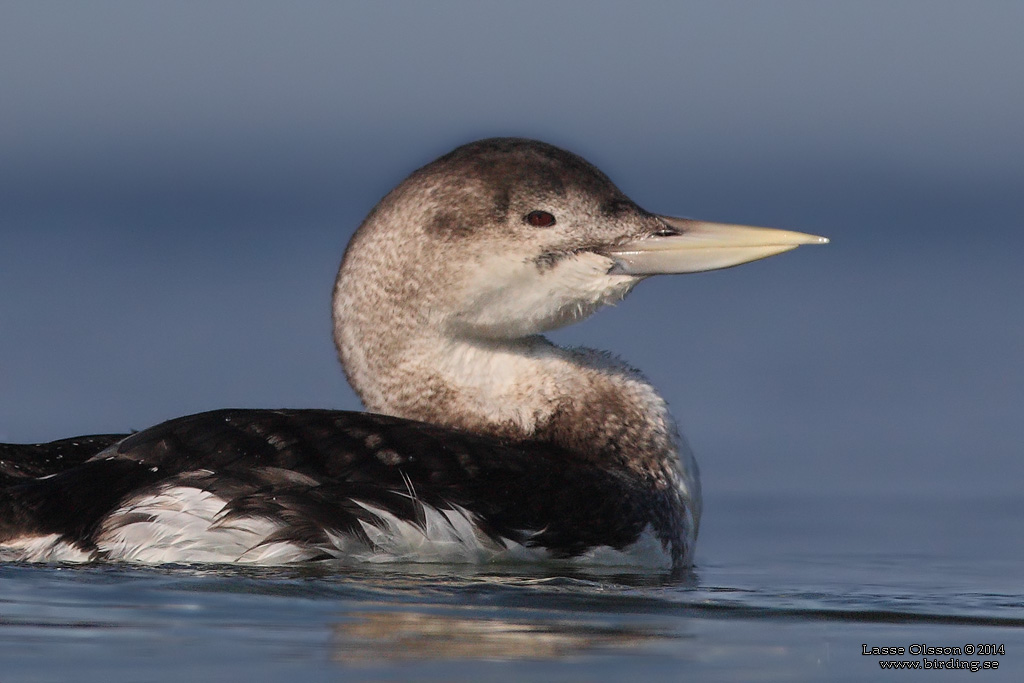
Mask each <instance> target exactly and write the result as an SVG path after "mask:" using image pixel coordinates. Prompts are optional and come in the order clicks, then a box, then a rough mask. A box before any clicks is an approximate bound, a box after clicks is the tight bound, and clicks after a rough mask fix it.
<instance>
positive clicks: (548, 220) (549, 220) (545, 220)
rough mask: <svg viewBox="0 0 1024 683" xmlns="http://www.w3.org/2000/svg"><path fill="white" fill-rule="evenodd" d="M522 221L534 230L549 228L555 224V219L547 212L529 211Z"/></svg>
mask: <svg viewBox="0 0 1024 683" xmlns="http://www.w3.org/2000/svg"><path fill="white" fill-rule="evenodd" d="M524 220H525V221H526V222H527V223H529V224H530V225H532V226H533V227H535V228H550V227H551V226H552V225H554V224H555V217H554V216H552V215H551V214H550V213H548V212H547V211H531V212H530V213H528V214H526V216H525V217H524Z"/></svg>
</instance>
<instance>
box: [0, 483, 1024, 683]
mask: <svg viewBox="0 0 1024 683" xmlns="http://www.w3.org/2000/svg"><path fill="white" fill-rule="evenodd" d="M1019 503H1020V501H1019V499H1015V498H1014V499H1011V498H962V499H943V498H936V497H931V498H916V499H915V498H910V499H906V498H893V497H889V498H884V497H872V498H868V499H856V498H853V497H848V498H839V499H836V498H831V497H830V498H825V497H822V498H813V497H805V498H799V499H795V500H794V499H791V498H786V497H783V496H754V497H751V496H741V495H738V494H735V495H725V494H720V495H717V496H712V497H710V499H709V500H708V508H707V512H706V518H705V519H706V523H705V526H704V529H703V531H702V537H701V547H700V550H699V552H698V566H697V567H696V568H695V570H694V571H693V572H692V573H691V574H689V575H686V576H682V577H670V576H665V575H659V574H656V573H655V574H652V573H649V572H639V571H632V572H628V573H626V572H622V571H620V570H614V569H610V568H609V569H605V570H601V571H598V570H589V571H579V570H576V571H573V570H568V569H567V568H566V567H552V566H546V567H537V566H504V567H465V566H435V565H405V566H385V567H365V568H360V569H359V570H358V571H353V570H351V569H346V570H344V571H343V572H338V571H336V570H333V571H332V569H331V568H329V567H293V568H287V569H241V568H237V567H185V566H176V567H131V566H86V567H77V566H31V565H5V566H0V680H3V681H4V682H5V683H13V682H17V681H66V680H72V679H73V680H76V681H93V680H95V681H109V680H118V681H172V680H173V681H177V680H180V679H182V678H184V677H188V678H189V679H193V680H218V681H234V680H238V681H243V680H245V681H271V680H287V679H291V680H301V681H321V680H332V681H333V680H381V681H384V680H386V681H391V680H403V679H406V678H409V677H413V676H415V677H418V678H423V679H427V680H445V681H448V680H467V681H469V680H473V681H476V680H521V679H523V678H533V679H541V680H588V681H590V680H598V681H612V680H622V679H624V678H630V679H635V680H677V679H684V678H687V679H693V680H703V681H715V680H721V681H735V680H745V681H748V680H749V681H774V680H785V681H789V680H821V679H823V678H827V679H833V680H849V681H860V680H865V679H888V678H890V677H894V678H898V677H900V676H907V675H910V674H906V673H902V672H892V671H882V670H881V669H880V665H879V661H880V660H883V659H885V660H888V659H893V660H898V659H905V660H910V661H921V660H923V659H925V657H922V656H909V655H908V656H904V657H880V656H872V655H864V654H862V646H863V645H864V644H866V645H868V647H871V646H903V647H908V648H909V647H910V646H911V645H913V644H927V645H928V646H930V647H953V646H956V647H963V646H964V645H965V644H987V643H992V644H996V645H997V646H998V645H1002V646H1003V648H1004V651H1005V654H1004V655H991V656H985V657H981V656H973V657H972V656H966V655H965V656H960V657H955V656H949V655H944V656H931V657H927V659H928V660H941V661H943V662H948V661H949V660H950V659H959V660H960V661H971V660H974V661H984V660H992V661H996V662H998V664H999V668H998V669H996V670H983V671H981V672H979V675H980V676H981V677H982V679H983V680H1020V676H1021V672H1022V670H1024V588H1022V586H1021V581H1020V577H1021V576H1022V575H1024V571H1022V570H1024V549H1022V546H1021V544H1020V538H1021V536H1022V534H1021V532H1022V531H1024V521H1022V518H1021V516H1020V515H1019V514H1017V511H1018V510H1019V508H1020V504H1019ZM930 675H932V676H934V675H939V677H940V678H954V677H963V676H968V675H970V673H969V672H968V671H964V670H958V671H952V672H950V671H941V672H939V671H931V672H930ZM929 680H931V678H930V679H929Z"/></svg>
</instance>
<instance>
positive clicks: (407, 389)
mask: <svg viewBox="0 0 1024 683" xmlns="http://www.w3.org/2000/svg"><path fill="white" fill-rule="evenodd" d="M341 355H342V359H343V362H344V363H345V366H346V371H347V373H348V375H349V379H350V381H351V382H352V384H353V386H354V388H355V389H356V392H357V393H358V394H359V395H360V397H361V398H362V399H363V402H364V403H365V404H366V407H367V408H368V409H369V410H371V411H374V412H380V413H385V414H390V415H396V416H399V417H405V418H409V419H415V420H422V421H424V422H431V423H434V424H440V425H444V426H447V427H452V428H455V429H462V430H467V431H472V432H475V433H480V434H487V435H490V436H495V437H499V438H504V439H509V440H512V441H526V440H530V441H543V442H550V443H552V444H554V445H557V446H559V447H561V448H563V449H566V450H567V451H570V452H572V453H573V454H575V455H576V456H578V457H581V458H586V459H594V460H601V461H604V462H606V463H608V464H621V465H622V466H624V467H628V468H629V469H641V470H644V471H649V470H650V468H651V467H655V466H657V468H658V469H661V468H662V466H663V465H664V463H666V462H672V461H675V455H676V451H677V448H678V446H679V437H678V432H677V430H676V427H675V424H674V422H673V421H672V418H671V416H670V415H669V412H668V409H667V406H666V404H665V402H664V400H663V399H662V398H661V397H660V396H659V395H658V394H657V392H656V391H655V390H654V388H653V387H652V386H651V385H650V384H649V383H648V382H647V381H646V380H645V379H644V378H643V377H642V376H641V375H640V374H639V373H638V372H637V371H635V370H633V369H632V368H630V367H629V366H627V365H626V364H625V363H623V362H621V361H620V360H618V359H616V358H614V357H613V356H611V355H609V354H605V353H602V352H599V351H594V350H590V349H564V348H561V347H558V346H556V345H554V344H552V343H551V342H549V341H548V340H547V339H545V338H544V337H541V336H529V337H523V338H517V339H501V340H491V339H467V338H455V337H450V336H443V335H437V336H433V337H431V336H429V335H423V334H422V330H421V331H420V335H419V336H418V337H417V338H408V337H407V338H406V339H405V340H404V343H403V344H402V351H401V353H399V354H389V355H388V358H383V357H375V356H374V355H373V354H354V353H345V351H344V349H343V350H342V354H341ZM357 361H358V365H359V366H360V367H356V365H355V364H356V362H357ZM655 461H656V462H655Z"/></svg>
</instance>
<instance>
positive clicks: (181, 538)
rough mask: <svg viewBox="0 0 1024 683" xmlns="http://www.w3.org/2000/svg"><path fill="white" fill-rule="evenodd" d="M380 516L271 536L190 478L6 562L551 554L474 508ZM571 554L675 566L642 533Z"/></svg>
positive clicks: (14, 548)
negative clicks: (228, 513) (482, 523)
mask: <svg viewBox="0 0 1024 683" xmlns="http://www.w3.org/2000/svg"><path fill="white" fill-rule="evenodd" d="M356 502H357V504H358V505H360V506H362V507H363V508H364V509H365V510H366V511H367V512H368V513H370V515H371V516H372V519H373V521H372V522H367V521H363V522H360V524H361V525H362V529H363V532H364V533H365V534H366V536H367V538H369V540H370V543H369V544H367V543H366V542H365V541H364V540H363V539H361V538H359V537H357V536H355V535H353V534H349V533H344V532H337V533H331V532H328V537H329V539H330V543H329V544H326V545H325V546H321V547H315V548H312V547H309V546H303V545H299V544H296V543H291V542H281V541H274V540H273V539H272V537H273V535H274V534H275V533H277V532H279V531H281V530H283V528H284V527H283V525H281V524H280V523H278V522H274V521H272V520H269V519H266V518H262V517H245V518H241V519H230V520H228V519H225V515H224V507H225V504H226V501H224V500H223V499H221V498H219V497H217V496H215V495H213V494H212V493H209V492H208V491H203V490H201V489H197V488H193V487H188V486H175V487H171V488H167V489H165V490H163V491H160V492H158V493H156V494H153V495H149V496H146V497H144V498H139V499H137V500H135V501H132V502H130V503H129V504H128V505H126V506H125V507H124V508H122V509H121V510H119V511H117V512H115V513H114V514H113V515H111V516H110V517H108V518H107V519H106V520H105V521H104V523H103V525H102V528H101V530H100V533H99V534H98V536H97V539H96V546H97V550H96V551H94V552H84V551H83V550H81V549H80V548H78V547H76V546H75V545H73V544H70V543H67V542H65V541H62V540H61V539H60V538H59V537H58V535H57V534H50V535H46V536H34V537H24V538H20V539H17V540H14V541H8V542H6V543H3V544H0V561H7V562H10V561H20V562H89V561H94V560H114V561H124V562H140V563H146V564H166V563H187V564H191V563H204V562H210V563H244V564H254V565H270V566H273V565H283V564H291V563H295V562H304V561H307V560H310V559H312V558H313V557H317V556H322V555H324V554H326V555H328V556H330V557H332V558H335V559H337V560H340V561H344V562H357V563H358V562H370V563H388V562H434V563H472V564H482V563H501V562H538V561H546V560H551V559H552V558H551V555H550V553H549V552H548V551H546V550H544V549H543V548H531V547H527V546H525V545H522V544H520V543H517V542H515V541H511V540H509V539H500V540H499V541H495V540H494V539H491V538H489V537H487V536H485V535H483V534H482V533H480V532H479V530H478V527H477V525H476V523H475V522H474V519H473V514H472V513H470V512H469V511H467V510H465V509H463V508H460V507H458V506H452V507H451V508H447V509H438V508H435V507H432V506H429V505H421V508H422V511H423V516H424V520H425V522H424V524H423V525H422V526H421V525H418V524H413V523H411V522H408V521H406V520H403V519H400V518H398V517H396V516H395V515H393V514H391V513H390V512H387V511H386V510H382V509H380V508H377V507H374V506H372V505H369V504H366V503H361V502H359V501H356ZM571 562H574V563H583V564H592V565H603V566H633V567H637V566H641V567H652V568H654V567H656V568H670V567H671V564H672V562H671V558H670V557H669V555H668V553H666V552H665V551H664V549H663V548H662V545H661V542H660V541H659V540H658V539H657V538H656V537H655V536H654V534H653V533H651V531H650V529H647V530H645V531H644V533H643V534H642V535H641V537H640V539H639V540H638V541H637V542H636V543H634V544H633V545H631V546H629V547H627V548H624V549H622V550H617V549H615V548H611V547H608V546H601V547H597V548H593V549H591V550H589V551H588V552H586V553H584V554H582V555H580V556H578V557H575V558H572V560H571Z"/></svg>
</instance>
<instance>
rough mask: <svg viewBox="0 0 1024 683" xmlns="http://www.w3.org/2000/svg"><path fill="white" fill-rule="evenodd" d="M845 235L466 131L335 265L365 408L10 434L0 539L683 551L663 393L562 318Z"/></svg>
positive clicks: (199, 558)
mask: <svg viewBox="0 0 1024 683" xmlns="http://www.w3.org/2000/svg"><path fill="white" fill-rule="evenodd" d="M826 241H827V240H825V239H824V238H821V237H815V236H811V235H805V234H801V233H795V232H788V231H781V230H770V229H764V228H751V227H745V226H733V225H722V224H716V223H706V222H701V221H695V220H689V219H680V218H670V217H666V216H660V215H656V214H652V213H649V212H647V211H645V210H644V209H642V208H640V207H639V206H637V205H636V204H635V203H634V202H633V201H631V200H630V199H629V198H628V197H627V196H626V195H624V194H623V193H622V192H621V191H620V190H619V189H618V188H617V187H616V186H615V185H614V184H612V182H611V181H610V180H609V179H608V178H607V177H606V176H605V175H604V174H603V173H601V172H600V171H599V170H598V169H597V168H595V167H594V166H592V165H591V164H589V163H588V162H586V161H584V160H583V159H581V158H580V157H578V156H576V155H574V154H571V153H569V152H566V151H564V150H562V149H559V148H557V147H554V146H552V145H549V144H545V143H542V142H537V141H533V140H525V139H515V138H498V139H489V140H482V141H478V142H474V143H471V144H468V145H465V146H462V147H459V148H458V149H456V150H454V151H452V152H450V153H449V154H446V155H445V156H443V157H441V158H439V159H437V160H435V161H434V162H432V163H430V164H428V165H426V166H424V167H423V168H421V169H419V170H417V171H415V172H414V173H413V174H412V175H410V176H409V177H408V178H407V179H406V180H405V181H403V182H402V183H401V184H400V185H398V187H396V188H395V189H394V190H392V191H391V192H390V193H389V194H388V195H387V196H385V197H384V198H383V199H382V200H381V201H380V203H379V204H377V206H376V207H374V209H373V210H372V211H371V212H370V214H369V216H367V218H366V219H365V221H363V223H362V225H361V226H360V228H359V230H358V231H357V232H356V233H355V235H354V236H353V238H352V240H351V242H350V243H349V245H348V248H347V250H346V252H345V256H344V259H343V261H342V264H341V268H340V270H339V272H338V277H337V281H336V284H335V287H334V300H333V313H334V339H335V343H336V345H337V348H338V354H339V357H340V359H341V363H342V365H343V367H344V369H345V373H346V375H347V376H348V380H349V382H350V383H351V384H352V386H353V387H354V388H355V391H356V392H357V393H358V395H359V397H360V398H361V399H362V401H363V403H364V404H365V406H366V409H367V410H368V411H369V412H365V413H359V412H342V411H332V410H241V409H229V410H218V411H214V412H207V413H201V414H198V415H191V416H188V417H181V418H178V419H174V420H170V421H168V422H164V423H163V424H159V425H157V426H155V427H151V428H149V429H146V430H143V431H141V432H137V433H134V434H130V435H128V434H111V435H94V436H87V437H79V438H73V439H65V440H62V441H55V442H51V443H47V444H35V445H15V444H4V445H0V487H2V488H0V559H6V560H20V561H94V560H117V561H138V562H149V563H163V562H185V563H189V562H246V563H259V564H281V563H290V562H301V561H311V560H323V559H340V560H345V561H386V560H404V561H449V562H450V561H474V562H479V561H491V560H496V559H497V560H501V559H503V558H510V559H518V558H527V559H529V558H564V559H575V560H583V561H592V562H611V563H622V562H631V563H637V562H639V563H641V564H656V565H663V566H668V567H673V568H677V569H678V568H680V567H685V566H688V565H689V564H690V563H691V562H692V557H693V549H694V542H695V540H696V537H697V529H698V525H699V522H700V512H701V495H700V482H699V478H698V471H697V465H696V462H695V461H694V458H693V455H692V454H691V452H690V449H689V447H688V446H687V445H686V442H685V441H684V440H683V438H682V437H681V436H680V435H679V432H678V431H677V429H676V425H675V422H674V421H673V419H672V417H671V415H670V414H669V412H668V409H667V407H666V405H665V401H664V400H663V399H662V398H661V397H660V396H659V395H658V393H657V392H656V391H655V390H654V388H653V387H652V386H651V385H650V384H649V383H648V382H647V380H646V379H644V377H642V376H641V375H640V373H639V372H637V371H636V370H634V369H633V368H631V367H629V366H628V365H627V364H625V363H624V362H622V361H621V360H619V359H617V358H615V357H613V356H611V355H608V354H606V353H603V352H600V351H594V350H591V349H585V348H571V349H569V348H561V347H558V346H556V345H554V344H552V343H551V342H550V341H548V340H547V339H546V338H544V337H543V336H541V333H543V332H545V331H547V330H552V329H555V328H558V327H561V326H563V325H568V324H570V323H573V322H575V321H577V320H581V319H582V318H585V317H586V316H588V315H590V314H591V313H593V312H594V311H596V310H597V309H599V308H601V307H602V306H604V305H605V304H609V303H614V302H616V301H618V300H620V299H622V298H623V297H624V296H626V294H628V293H629V292H630V290H632V289H633V287H634V286H636V284H637V283H639V282H640V281H641V280H643V279H644V278H646V277H649V276H651V275H658V274H663V273H689V272H697V271H704V270H712V269H715V268H725V267H728V266H733V265H737V264H740V263H745V262H747V261H752V260H755V259H760V258H764V257H766V256H770V255H772V254H778V253H781V252H784V251H787V250H790V249H793V248H795V247H797V246H798V245H801V244H820V243H824V242H826Z"/></svg>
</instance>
